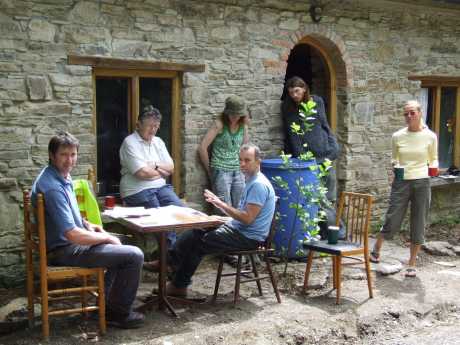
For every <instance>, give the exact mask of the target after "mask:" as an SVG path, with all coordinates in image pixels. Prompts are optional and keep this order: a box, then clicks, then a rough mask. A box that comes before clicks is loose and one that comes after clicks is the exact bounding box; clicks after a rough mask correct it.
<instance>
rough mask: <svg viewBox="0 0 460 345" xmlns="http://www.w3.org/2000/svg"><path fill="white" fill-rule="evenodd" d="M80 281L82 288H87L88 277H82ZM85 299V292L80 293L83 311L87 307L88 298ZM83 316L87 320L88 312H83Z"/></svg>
mask: <svg viewBox="0 0 460 345" xmlns="http://www.w3.org/2000/svg"><path fill="white" fill-rule="evenodd" d="M81 280H82V284H83V287H86V286H88V277H87V276H82V277H81ZM87 297H88V296H87V295H86V291H82V292H81V308H82V309H83V310H85V309H86V307H87V306H88V298H87ZM83 315H84V317H85V318H86V319H87V318H88V312H87V311H85V312H83Z"/></svg>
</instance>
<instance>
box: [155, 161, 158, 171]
mask: <svg viewBox="0 0 460 345" xmlns="http://www.w3.org/2000/svg"><path fill="white" fill-rule="evenodd" d="M155 170H158V165H157V162H155Z"/></svg>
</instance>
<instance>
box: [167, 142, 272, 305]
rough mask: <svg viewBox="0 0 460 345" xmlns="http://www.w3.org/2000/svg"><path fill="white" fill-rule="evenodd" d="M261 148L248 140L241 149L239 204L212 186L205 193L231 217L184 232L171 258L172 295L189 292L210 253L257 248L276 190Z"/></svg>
mask: <svg viewBox="0 0 460 345" xmlns="http://www.w3.org/2000/svg"><path fill="white" fill-rule="evenodd" d="M260 161H261V158H260V150H259V148H258V147H257V146H255V145H252V144H246V145H243V146H242V147H241V150H240V168H241V171H242V173H243V174H244V175H245V179H246V187H245V188H244V191H243V195H242V197H241V200H240V205H239V207H238V208H234V207H232V206H230V205H228V204H226V203H225V202H224V201H222V200H220V199H219V198H218V197H217V196H216V195H215V194H213V193H212V192H210V191H209V190H205V192H204V197H205V199H206V201H208V202H210V203H211V204H213V205H214V206H216V207H217V208H219V209H220V210H222V212H224V213H225V214H227V215H228V216H230V217H232V219H231V220H230V221H228V222H227V223H226V224H224V225H222V226H221V227H219V228H218V229H217V230H214V231H210V232H204V231H202V230H193V231H188V232H186V233H184V234H183V235H182V236H180V237H179V238H178V240H177V242H176V245H175V247H174V248H173V250H172V253H171V257H170V261H171V264H172V265H173V266H174V267H175V268H176V270H175V275H174V279H173V280H172V282H171V283H169V284H168V286H167V293H168V294H170V295H182V296H183V295H186V293H187V286H188V285H190V283H191V281H192V280H191V278H192V276H193V274H194V273H195V271H196V269H197V268H198V265H199V264H200V262H201V260H202V258H203V257H204V256H205V255H207V254H216V253H222V252H225V251H228V250H250V249H255V248H257V247H258V246H259V244H260V243H261V242H263V241H264V240H265V239H266V238H267V236H268V233H269V231H270V224H271V221H272V218H273V214H274V212H275V192H274V190H273V187H272V185H271V184H270V182H269V181H268V179H267V178H266V177H265V176H264V175H263V174H262V173H261V172H260Z"/></svg>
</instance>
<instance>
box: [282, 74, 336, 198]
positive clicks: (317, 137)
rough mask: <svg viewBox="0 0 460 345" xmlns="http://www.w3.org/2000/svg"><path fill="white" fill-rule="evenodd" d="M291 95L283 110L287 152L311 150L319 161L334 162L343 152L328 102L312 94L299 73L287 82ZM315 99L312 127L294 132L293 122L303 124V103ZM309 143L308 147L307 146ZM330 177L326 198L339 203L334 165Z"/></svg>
mask: <svg viewBox="0 0 460 345" xmlns="http://www.w3.org/2000/svg"><path fill="white" fill-rule="evenodd" d="M286 89H287V92H288V95H287V96H286V99H285V100H284V101H283V104H282V106H281V112H282V115H283V125H284V132H285V138H286V139H285V144H286V145H285V146H286V148H285V151H286V153H290V154H291V155H292V157H294V158H298V157H299V156H300V155H301V154H302V153H305V152H306V151H311V152H312V153H313V154H314V156H315V159H316V162H317V163H318V164H321V163H323V162H324V161H325V160H326V158H327V159H329V160H330V161H334V160H335V159H336V158H337V157H338V154H339V145H338V143H337V139H336V138H335V136H334V134H333V133H332V131H331V128H330V127H329V124H328V123H327V119H326V112H325V109H324V102H323V100H322V98H321V97H319V96H316V95H310V90H309V88H308V85H307V83H305V81H304V80H303V79H302V78H299V77H297V76H295V77H292V78H289V79H288V80H287V81H286ZM309 100H313V101H314V102H315V103H316V106H315V110H316V114H314V115H312V116H311V117H312V119H311V120H309V122H308V123H309V125H311V126H310V129H309V130H304V132H303V134H301V135H299V134H297V133H294V132H293V131H292V129H291V125H292V124H293V123H296V124H297V125H299V124H301V122H302V120H301V118H300V116H299V105H300V103H301V102H308V101H309ZM305 144H306V145H307V147H306V148H305V146H304V145H305ZM328 172H329V173H328V174H327V176H326V177H325V178H324V179H323V181H322V182H323V184H324V185H325V187H327V194H326V197H327V199H328V200H329V201H331V202H335V200H336V194H337V183H336V177H335V170H334V167H333V166H331V167H330V169H329V170H328Z"/></svg>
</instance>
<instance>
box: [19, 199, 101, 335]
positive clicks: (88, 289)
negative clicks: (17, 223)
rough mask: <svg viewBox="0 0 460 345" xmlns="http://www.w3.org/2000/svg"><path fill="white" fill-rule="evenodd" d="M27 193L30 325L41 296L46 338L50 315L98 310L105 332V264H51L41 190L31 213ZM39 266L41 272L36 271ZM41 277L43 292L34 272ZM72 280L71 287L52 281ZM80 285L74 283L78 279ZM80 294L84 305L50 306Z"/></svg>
mask: <svg viewBox="0 0 460 345" xmlns="http://www.w3.org/2000/svg"><path fill="white" fill-rule="evenodd" d="M23 197H24V234H25V247H26V273H27V300H28V319H29V327H31V328H32V327H33V326H34V303H35V302H36V301H37V300H38V301H39V303H40V304H41V309H42V310H41V319H42V334H43V337H44V338H45V339H47V338H48V337H49V317H50V316H60V315H67V314H75V313H84V314H87V313H88V312H95V311H98V312H99V330H100V333H101V334H105V333H106V320H105V297H104V268H82V267H60V266H49V265H48V262H47V253H46V229H45V204H44V198H43V195H42V194H38V196H37V203H36V208H35V212H34V216H35V217H33V214H32V212H33V211H32V207H31V202H30V194H29V191H28V190H25V191H24V192H23ZM37 254H38V269H36V267H35V265H34V257H37ZM36 270H37V271H38V272H36ZM36 275H37V276H39V277H40V284H39V288H40V294H39V296H38V294H37V295H35V286H34V285H35V282H34V279H35V276H36ZM89 278H93V279H94V281H95V282H94V284H93V285H88V283H89V282H90V279H89ZM69 280H71V281H72V283H73V285H72V287H69V288H52V286H50V283H51V282H53V283H54V282H62V281H69ZM76 281H81V285H80V286H78V287H75V286H74V285H75V282H76ZM88 294H91V295H93V296H95V297H96V302H95V303H94V304H92V305H88V301H89V298H88V297H89V296H88ZM75 298H79V299H80V303H81V307H75V306H72V307H71V308H67V309H66V308H64V307H63V306H62V305H59V306H58V307H56V308H53V310H50V304H54V303H53V302H59V301H61V302H62V301H65V300H70V299H75Z"/></svg>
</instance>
